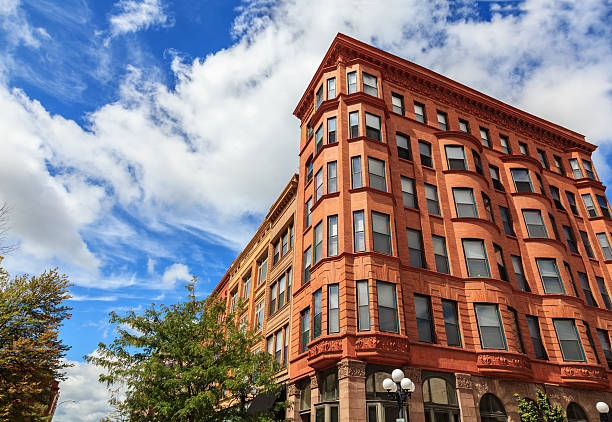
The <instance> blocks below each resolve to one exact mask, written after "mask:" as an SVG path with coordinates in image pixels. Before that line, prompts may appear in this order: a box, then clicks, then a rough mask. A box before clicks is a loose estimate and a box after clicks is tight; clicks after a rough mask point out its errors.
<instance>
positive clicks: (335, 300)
mask: <svg viewBox="0 0 612 422" xmlns="http://www.w3.org/2000/svg"><path fill="white" fill-rule="evenodd" d="M339 332H340V301H339V296H338V285H337V284H330V285H328V286H327V333H328V334H335V333H339Z"/></svg>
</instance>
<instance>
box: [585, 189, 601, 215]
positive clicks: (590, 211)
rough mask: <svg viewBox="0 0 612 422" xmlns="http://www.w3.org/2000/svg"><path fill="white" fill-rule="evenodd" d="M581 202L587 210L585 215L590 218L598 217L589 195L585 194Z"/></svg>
mask: <svg viewBox="0 0 612 422" xmlns="http://www.w3.org/2000/svg"><path fill="white" fill-rule="evenodd" d="M582 201H584V206H585V207H586V209H587V214H588V215H589V217H590V218H593V217H598V214H597V209H596V208H595V204H594V203H593V198H592V197H591V194H590V193H585V194H583V195H582Z"/></svg>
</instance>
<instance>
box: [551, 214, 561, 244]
mask: <svg viewBox="0 0 612 422" xmlns="http://www.w3.org/2000/svg"><path fill="white" fill-rule="evenodd" d="M548 219H549V220H550V225H551V226H552V228H553V232H554V233H555V239H557V240H558V241H561V237H560V236H559V230H557V222H556V221H555V217H553V216H552V214H551V213H548Z"/></svg>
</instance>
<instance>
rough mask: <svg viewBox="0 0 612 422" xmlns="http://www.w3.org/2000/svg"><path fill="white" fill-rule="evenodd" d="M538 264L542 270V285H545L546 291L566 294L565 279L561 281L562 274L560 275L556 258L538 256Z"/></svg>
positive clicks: (539, 269) (540, 270)
mask: <svg viewBox="0 0 612 422" xmlns="http://www.w3.org/2000/svg"><path fill="white" fill-rule="evenodd" d="M536 264H537V266H538V271H539V272H540V278H541V279H542V285H543V286H544V293H547V294H565V288H564V287H563V281H561V276H560V275H559V267H557V260H556V259H554V258H536Z"/></svg>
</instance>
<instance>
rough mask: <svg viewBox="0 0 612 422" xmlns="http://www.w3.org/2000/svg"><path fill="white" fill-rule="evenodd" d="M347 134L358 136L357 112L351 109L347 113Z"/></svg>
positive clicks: (353, 136) (352, 136)
mask: <svg viewBox="0 0 612 422" xmlns="http://www.w3.org/2000/svg"><path fill="white" fill-rule="evenodd" d="M349 136H350V137H351V138H358V137H359V112H358V111H352V112H350V113H349Z"/></svg>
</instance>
